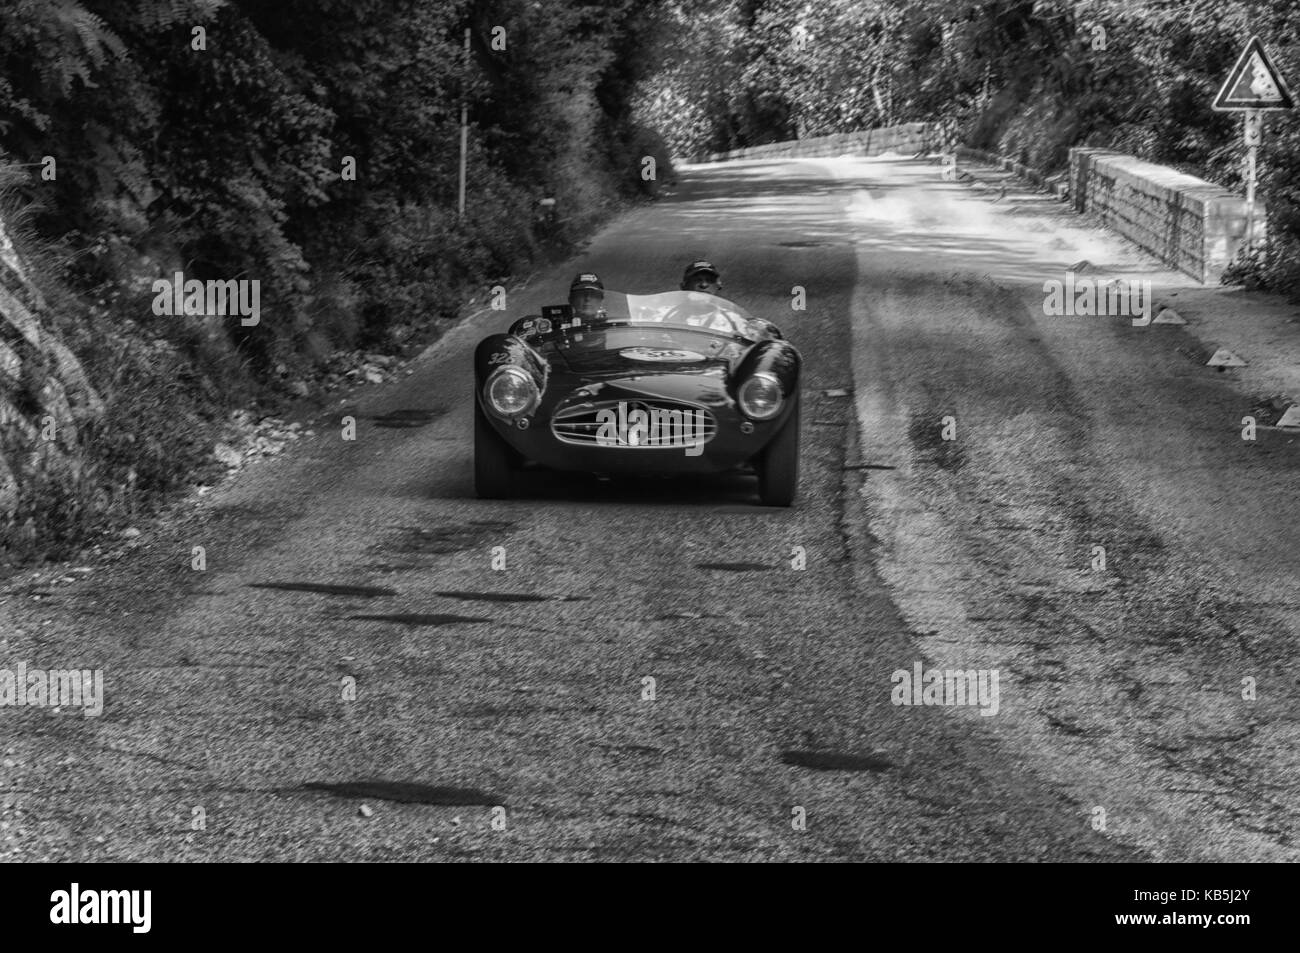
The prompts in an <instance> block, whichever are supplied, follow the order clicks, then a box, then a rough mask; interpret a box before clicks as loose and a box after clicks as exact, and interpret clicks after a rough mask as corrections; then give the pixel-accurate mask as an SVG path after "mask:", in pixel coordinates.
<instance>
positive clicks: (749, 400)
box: [736, 372, 785, 420]
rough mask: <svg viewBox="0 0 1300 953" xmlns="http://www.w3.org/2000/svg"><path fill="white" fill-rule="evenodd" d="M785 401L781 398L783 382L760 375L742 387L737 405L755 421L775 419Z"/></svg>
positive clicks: (766, 375) (737, 396) (756, 375)
mask: <svg viewBox="0 0 1300 953" xmlns="http://www.w3.org/2000/svg"><path fill="white" fill-rule="evenodd" d="M784 400H785V398H784V397H782V396H781V382H780V381H779V380H777V379H776V378H775V377H773V376H772V375H771V374H764V373H761V372H760V373H758V374H755V375H754V376H753V377H751V378H750V379H749V380H747V381H745V383H743V384H741V385H740V390H739V391H737V392H736V403H738V404H740V411H741V413H743V414H744V415H745V416H746V417H749V418H752V419H753V420H767V419H768V418H769V417H775V416H776V414H777V411H779V410H780V409H781V404H782V402H783V401H784Z"/></svg>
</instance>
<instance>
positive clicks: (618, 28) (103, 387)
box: [0, 0, 671, 563]
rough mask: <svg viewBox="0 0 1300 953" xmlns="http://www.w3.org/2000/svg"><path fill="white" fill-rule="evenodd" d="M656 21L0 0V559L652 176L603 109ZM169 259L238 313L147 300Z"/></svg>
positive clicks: (182, 2)
mask: <svg viewBox="0 0 1300 953" xmlns="http://www.w3.org/2000/svg"><path fill="white" fill-rule="evenodd" d="M655 15H656V8H655V7H654V5H650V6H649V7H647V6H646V5H644V4H640V3H637V2H633V0H614V2H605V0H602V2H578V3H574V2H562V0H497V2H492V3H483V2H471V3H455V2H444V0H276V2H274V3H267V2H264V0H140V2H133V3H121V2H119V0H14V2H12V3H5V4H2V5H0V216H2V221H3V228H4V234H5V235H7V236H8V237H9V238H10V239H11V240H12V242H13V243H14V245H15V246H16V247H17V251H18V253H19V254H18V257H17V258H13V257H12V256H10V257H9V258H7V259H6V263H5V265H4V266H3V267H2V268H0V270H2V271H3V272H4V273H3V275H0V278H3V286H4V287H5V288H7V289H9V291H10V292H11V293H12V294H13V295H14V296H15V297H14V298H13V299H10V300H7V301H0V332H3V333H0V563H5V562H9V563H13V562H16V561H21V560H25V559H29V558H32V557H41V556H45V557H50V558H65V557H67V556H69V555H70V554H71V553H73V552H75V551H76V549H77V547H78V546H79V545H81V544H82V543H83V542H84V541H85V540H87V539H88V538H89V537H90V536H91V535H92V534H94V533H95V532H97V531H99V530H104V529H113V530H120V529H122V528H124V527H125V526H127V525H128V524H129V522H130V521H131V520H132V519H133V518H134V516H135V515H136V513H137V512H138V511H139V509H140V508H141V507H147V506H148V505H150V502H151V501H156V500H158V499H163V498H165V497H166V496H167V495H168V494H169V493H171V492H173V491H175V490H178V489H183V488H184V487H186V486H188V485H191V484H193V483H196V482H201V481H202V480H204V479H206V478H207V477H209V476H211V475H212V473H209V472H208V471H213V472H220V471H222V470H223V469H224V468H223V466H222V465H221V463H220V462H218V461H214V459H213V451H214V447H219V446H220V443H221V441H222V440H223V439H227V438H228V436H229V431H230V428H231V422H232V419H234V420H236V421H239V420H244V421H247V420H248V419H249V418H248V415H247V414H245V415H243V416H240V412H241V410H243V409H247V408H251V409H252V411H253V414H252V416H253V418H256V417H258V416H261V415H262V414H264V413H271V412H272V411H274V410H275V409H277V408H279V407H282V406H283V405H284V404H285V403H286V402H287V401H290V400H293V399H295V398H301V397H306V396H308V395H311V394H313V393H315V392H317V390H318V389H319V386H320V384H321V383H322V381H324V380H327V379H332V378H338V377H339V376H340V375H341V374H342V373H343V371H344V367H345V365H346V364H347V361H348V357H349V355H351V356H354V357H355V359H356V360H358V361H360V360H362V359H363V358H361V357H360V355H365V357H364V360H365V361H366V363H365V364H364V365H363V366H364V367H365V368H366V370H365V372H364V375H365V376H369V375H370V373H372V370H373V368H374V367H375V366H377V362H380V361H382V356H383V355H386V354H392V353H394V352H396V351H398V350H400V349H401V348H403V347H411V346H414V345H416V344H418V343H420V342H421V341H426V340H429V339H430V338H431V337H434V336H436V335H437V334H438V333H440V331H441V330H442V329H443V328H445V327H446V326H447V325H448V324H449V323H450V322H451V321H452V320H453V319H454V318H455V317H456V315H457V313H458V311H459V310H460V309H461V307H462V306H463V304H464V302H465V301H466V300H467V299H468V298H471V297H477V298H479V300H482V298H483V296H484V294H485V293H486V292H487V290H488V288H490V287H491V286H492V285H494V284H496V283H498V282H500V281H503V280H504V279H505V278H506V277H507V276H511V275H515V276H518V275H521V274H524V273H526V269H527V268H528V267H529V265H530V264H531V263H534V262H536V261H538V260H539V259H540V258H542V257H544V256H546V255H548V254H549V255H551V256H555V255H561V254H563V253H565V251H566V250H569V249H571V248H572V247H573V246H574V244H575V243H576V242H578V241H579V240H581V239H582V237H583V236H585V235H586V234H589V233H590V231H591V230H592V229H593V228H594V227H595V226H596V225H597V224H598V223H599V222H601V221H602V220H604V219H606V218H608V216H609V215H610V214H612V213H613V212H614V211H615V210H617V209H618V208H620V207H622V206H623V205H625V204H626V203H628V202H632V201H636V200H638V199H639V198H642V197H644V196H646V195H647V194H649V193H650V192H651V191H652V190H653V189H654V188H656V187H657V186H658V183H659V181H662V180H663V179H665V178H666V177H670V176H671V163H670V160H669V157H668V156H667V154H666V153H664V152H663V144H662V140H661V139H659V138H658V137H657V135H656V133H654V131H653V130H650V129H646V128H641V127H638V126H637V125H636V124H635V123H634V122H633V119H632V116H631V111H630V104H629V96H630V94H631V92H632V90H633V88H634V87H635V85H636V83H637V81H638V79H639V76H638V75H637V71H638V70H639V69H640V68H641V67H642V59H641V57H640V56H639V55H638V50H639V49H640V48H641V47H642V46H643V45H644V44H643V42H642V41H643V39H644V36H645V34H646V33H647V31H649V30H650V29H651V28H652V26H653V22H654V19H653V18H654V16H655ZM466 27H469V28H470V31H471V50H470V53H469V56H468V59H467V58H466V56H465V53H464V50H463V43H464V33H465V28H466ZM462 104H464V105H467V107H468V114H469V118H470V131H469V149H468V151H469V162H468V182H467V190H466V191H467V199H466V209H465V214H464V217H463V218H462V217H459V216H458V213H457V204H458V184H459V182H458V179H459V175H458V172H459V149H460V119H461V107H462ZM645 155H654V156H655V158H656V161H657V169H656V176H657V178H656V180H654V181H646V180H645V179H644V178H643V177H642V176H641V174H640V173H641V170H642V163H641V159H642V157H643V156H645ZM543 198H553V199H554V200H555V205H554V210H555V214H554V216H553V218H551V219H549V220H548V218H547V217H546V216H545V215H544V212H543V206H541V204H540V200H541V199H543ZM177 272H180V273H182V274H183V275H184V277H185V279H186V280H190V279H197V280H199V281H204V282H206V281H209V280H223V281H224V280H229V279H237V280H246V281H252V280H256V281H258V282H259V285H260V320H258V321H257V322H256V323H255V324H252V323H245V322H243V321H241V320H240V319H239V318H238V317H235V318H231V317H226V318H220V317H192V316H175V315H162V316H160V315H157V314H155V313H154V309H153V307H152V305H153V302H154V298H155V292H154V290H153V282H154V281H155V280H158V279H172V278H173V277H174V275H175V274H176V273H177ZM33 316H34V317H35V319H36V326H35V327H33V325H32V322H31V321H30V318H31V317H33ZM59 342H61V344H60V343H59ZM62 346H66V350H64V349H63V348H62ZM68 352H70V354H69V353H68ZM70 357H71V358H73V359H74V360H73V361H71V362H70V360H69V358H70ZM74 363H75V364H76V365H77V366H73V365H74ZM355 372H356V369H355V368H353V373H354V374H355ZM69 375H71V377H72V378H76V380H78V381H82V380H83V378H84V381H83V382H84V384H85V387H84V388H82V390H84V394H81V395H80V396H79V395H78V393H77V388H76V387H74V386H73V383H71V382H70V378H69ZM232 415H234V416H233V418H232Z"/></svg>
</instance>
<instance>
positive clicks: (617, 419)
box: [551, 398, 718, 450]
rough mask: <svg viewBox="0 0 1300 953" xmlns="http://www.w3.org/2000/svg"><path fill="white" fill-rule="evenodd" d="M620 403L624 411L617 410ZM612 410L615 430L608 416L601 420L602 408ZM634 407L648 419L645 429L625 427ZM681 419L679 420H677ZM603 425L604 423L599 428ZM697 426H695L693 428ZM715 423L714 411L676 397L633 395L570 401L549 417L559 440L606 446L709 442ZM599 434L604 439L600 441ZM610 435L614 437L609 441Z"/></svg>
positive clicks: (649, 447) (652, 446) (641, 447)
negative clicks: (609, 424)
mask: <svg viewBox="0 0 1300 953" xmlns="http://www.w3.org/2000/svg"><path fill="white" fill-rule="evenodd" d="M620 405H622V407H623V413H622V414H620V412H619V411H620ZM606 410H608V411H613V413H614V432H613V433H612V434H611V432H610V428H609V427H608V426H607V423H608V421H609V418H608V417H605V419H604V420H603V421H602V420H601V411H606ZM634 410H643V411H645V412H646V417H647V419H648V420H649V421H650V426H649V428H648V429H647V430H646V431H645V432H640V431H636V436H635V440H636V442H635V443H633V442H628V441H629V440H631V439H632V437H633V433H632V432H631V431H632V430H633V428H628V429H625V428H624V427H623V426H621V422H625V421H626V420H627V418H628V416H630V415H631V414H632V411H634ZM678 421H680V424H679V423H678ZM602 426H605V429H604V431H602V429H601V428H602ZM696 428H698V429H696ZM717 430H718V425H717V422H716V421H715V420H714V419H713V414H711V413H710V412H709V411H708V410H706V409H705V408H703V407H699V406H696V405H695V404H687V403H683V402H681V401H675V400H663V399H660V398H636V399H632V400H622V401H619V400H601V401H586V402H584V403H580V404H570V405H569V406H567V407H562V408H561V409H560V410H559V411H557V412H556V414H555V416H554V418H552V420H551V433H553V434H555V438H556V439H557V440H559V441H560V442H562V443H572V444H578V445H580V446H585V447H598V446H606V447H611V448H613V449H618V450H663V449H666V448H672V447H684V446H688V445H692V444H695V443H708V442H709V441H710V440H712V439H713V437H714V435H715V434H716V433H717ZM602 437H603V438H604V441H605V442H603V443H602ZM611 437H613V440H612V441H611V439H610V438H611Z"/></svg>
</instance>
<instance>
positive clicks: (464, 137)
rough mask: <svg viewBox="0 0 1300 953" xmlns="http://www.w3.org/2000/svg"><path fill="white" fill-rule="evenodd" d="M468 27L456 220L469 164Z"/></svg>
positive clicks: (462, 204) (461, 212)
mask: <svg viewBox="0 0 1300 953" xmlns="http://www.w3.org/2000/svg"><path fill="white" fill-rule="evenodd" d="M468 85H469V27H465V69H464V75H463V77H462V79H461V86H460V202H459V204H458V206H457V209H458V211H457V213H456V215H457V218H461V219H463V218H464V217H465V166H466V164H467V163H468V162H469V93H468V90H467V89H466V87H467V86H468Z"/></svg>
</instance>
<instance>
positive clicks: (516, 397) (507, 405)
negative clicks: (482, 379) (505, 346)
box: [483, 365, 538, 417]
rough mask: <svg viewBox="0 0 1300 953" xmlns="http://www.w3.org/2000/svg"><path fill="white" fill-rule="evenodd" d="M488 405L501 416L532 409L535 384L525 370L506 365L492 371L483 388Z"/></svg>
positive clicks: (513, 415) (509, 415)
mask: <svg viewBox="0 0 1300 953" xmlns="http://www.w3.org/2000/svg"><path fill="white" fill-rule="evenodd" d="M483 392H484V394H485V396H486V397H487V402H488V406H489V407H491V408H492V409H493V410H494V411H496V413H498V414H500V415H501V416H502V417H515V416H518V415H519V414H525V413H527V412H528V411H530V410H532V409H533V405H534V404H535V403H536V402H537V398H538V392H537V384H536V383H535V382H534V381H533V379H532V377H531V376H530V375H529V373H528V372H527V371H525V370H524V369H523V368H520V367H513V366H510V365H507V366H505V367H501V368H498V369H497V370H495V371H493V373H492V376H491V377H489V378H488V381H487V386H485V387H484V388H483Z"/></svg>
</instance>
